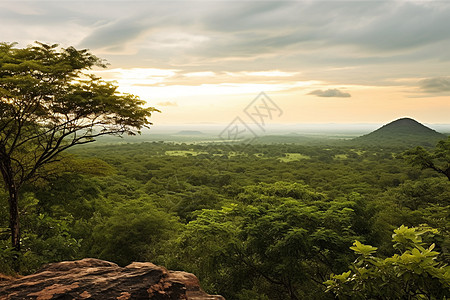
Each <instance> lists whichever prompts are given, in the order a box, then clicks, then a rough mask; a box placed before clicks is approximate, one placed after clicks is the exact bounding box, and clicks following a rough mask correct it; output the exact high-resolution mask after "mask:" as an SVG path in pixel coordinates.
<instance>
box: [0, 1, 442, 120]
mask: <svg viewBox="0 0 450 300" xmlns="http://www.w3.org/2000/svg"><path fill="white" fill-rule="evenodd" d="M449 28H450V1H433V0H428V1H408V0H391V1H366V0H360V1H336V0H334V1H331V0H330V1H320V0H319V1H317V0H316V1H312V0H311V1H219V0H212V1H162V0H161V1H126V2H125V1H86V2H83V1H63V0H62V1H45V2H42V1H5V0H0V41H3V42H18V43H19V46H26V45H28V44H30V43H32V42H33V41H41V42H46V43H59V44H60V45H61V46H63V47H67V46H75V47H77V48H88V49H90V50H91V52H92V53H94V54H95V55H97V56H99V57H102V58H105V59H107V61H108V62H109V64H110V65H109V67H108V68H107V69H105V70H95V72H96V73H97V74H98V75H100V76H102V77H103V78H104V79H107V80H115V81H117V83H118V85H119V86H120V90H121V91H123V92H127V93H133V94H136V95H138V96H140V97H141V98H142V99H144V100H146V101H147V102H148V104H149V105H150V106H155V107H157V108H159V109H160V110H162V113H161V114H158V115H156V116H155V117H154V122H155V123H156V124H184V123H224V124H225V123H228V122H230V121H232V120H233V119H234V118H235V117H240V116H242V115H243V112H244V110H245V108H246V107H247V106H248V105H249V103H251V102H252V101H253V100H254V99H255V97H256V96H258V95H259V94H260V92H262V91H263V92H265V93H266V95H267V96H268V97H270V99H271V100H272V101H273V103H275V104H276V105H277V107H278V108H279V109H280V111H282V113H280V114H277V115H276V116H274V117H273V120H271V121H272V122H276V123H332V122H336V123H361V122H364V123H370V122H374V123H385V122H388V121H392V120H394V119H396V118H399V117H403V116H409V117H413V118H415V119H417V120H418V121H421V122H424V123H450V50H449V49H450V29H449Z"/></svg>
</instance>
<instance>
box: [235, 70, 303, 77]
mask: <svg viewBox="0 0 450 300" xmlns="http://www.w3.org/2000/svg"><path fill="white" fill-rule="evenodd" d="M243 74H244V75H247V76H263V77H291V76H295V75H297V74H298V72H282V71H278V70H275V71H260V72H243Z"/></svg>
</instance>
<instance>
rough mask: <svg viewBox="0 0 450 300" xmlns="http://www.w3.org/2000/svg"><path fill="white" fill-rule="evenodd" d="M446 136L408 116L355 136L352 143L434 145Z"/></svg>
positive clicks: (411, 145)
mask: <svg viewBox="0 0 450 300" xmlns="http://www.w3.org/2000/svg"><path fill="white" fill-rule="evenodd" d="M446 138H447V136H446V135H444V134H442V133H439V132H437V131H435V130H433V129H431V128H429V127H427V126H425V125H423V124H421V123H419V122H417V121H416V120H413V119H410V118H401V119H398V120H395V121H393V122H391V123H389V124H386V125H384V126H382V127H380V128H378V129H377V130H375V131H373V132H371V133H369V134H366V135H363V136H360V137H357V138H355V139H353V140H352V142H353V143H357V144H364V145H373V146H406V147H415V146H435V144H436V143H437V141H439V140H442V139H446Z"/></svg>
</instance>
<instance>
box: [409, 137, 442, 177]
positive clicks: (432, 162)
mask: <svg viewBox="0 0 450 300" xmlns="http://www.w3.org/2000/svg"><path fill="white" fill-rule="evenodd" d="M403 157H404V158H405V159H406V160H407V161H408V162H409V163H411V164H412V165H414V166H419V167H421V168H422V169H432V170H434V171H436V172H438V173H440V174H443V175H445V176H447V178H448V180H450V137H449V138H448V139H447V140H442V141H439V142H438V143H437V145H436V148H435V149H434V151H433V152H429V151H427V150H426V149H424V148H423V147H416V148H414V149H411V150H408V151H405V152H404V153H403Z"/></svg>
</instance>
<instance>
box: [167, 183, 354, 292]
mask: <svg viewBox="0 0 450 300" xmlns="http://www.w3.org/2000/svg"><path fill="white" fill-rule="evenodd" d="M235 200H237V203H234V204H233V203H231V204H228V205H225V206H224V207H223V208H222V209H220V210H213V209H204V210H202V211H199V212H197V217H196V219H195V220H193V221H191V222H189V223H188V224H187V225H186V229H185V230H184V232H183V233H182V234H181V236H180V238H179V239H178V241H177V242H178V244H177V247H174V249H175V252H176V253H175V255H174V261H175V263H176V264H180V263H181V264H182V265H181V266H178V265H177V267H182V268H183V269H188V270H189V271H190V272H194V273H195V274H196V275H197V276H199V278H200V280H201V281H202V283H203V284H204V286H205V288H207V289H209V291H210V292H214V293H220V294H225V296H226V297H227V298H233V299H255V298H256V297H250V296H248V295H247V296H248V298H246V297H244V296H240V295H244V294H248V293H257V294H258V295H260V296H261V297H267V298H268V299H293V300H296V299H315V298H314V295H315V294H317V293H321V292H322V291H323V284H322V282H323V281H324V280H325V279H326V278H328V277H329V274H330V273H332V272H337V270H343V269H344V268H345V267H346V266H347V265H348V263H349V261H348V260H347V258H348V255H347V254H346V252H347V250H346V248H347V247H346V244H347V243H348V242H350V241H352V240H354V238H355V237H356V234H355V232H354V230H353V227H354V226H353V225H354V224H353V221H354V217H355V211H354V208H355V206H356V201H357V195H352V196H350V197H349V199H340V200H336V201H335V200H329V199H327V198H326V196H325V195H323V194H321V193H317V192H315V191H313V190H311V189H310V188H309V187H308V186H306V185H303V184H299V183H287V182H276V183H273V184H265V183H260V184H259V185H253V186H247V187H245V188H244V192H242V193H240V194H239V195H238V196H237V198H236V199H235ZM253 296H254V295H253Z"/></svg>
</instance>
